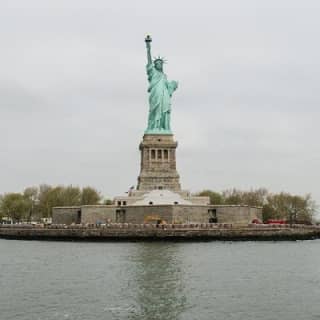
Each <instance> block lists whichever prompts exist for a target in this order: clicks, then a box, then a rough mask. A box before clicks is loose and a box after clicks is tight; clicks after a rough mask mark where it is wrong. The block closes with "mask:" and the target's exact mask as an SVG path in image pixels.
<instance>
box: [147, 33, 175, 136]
mask: <svg viewBox="0 0 320 320" xmlns="http://www.w3.org/2000/svg"><path fill="white" fill-rule="evenodd" d="M151 41H152V39H151V37H150V36H147V37H146V39H145V42H146V46H147V56H148V64H147V74H148V81H149V88H148V92H149V116H148V127H147V129H146V130H145V133H148V134H172V131H171V127H170V114H171V96H172V94H173V92H174V91H175V90H176V89H177V87H178V82H177V81H168V80H167V76H166V74H165V73H164V72H163V63H164V60H163V58H160V57H158V58H156V59H155V60H154V61H152V58H151Z"/></svg>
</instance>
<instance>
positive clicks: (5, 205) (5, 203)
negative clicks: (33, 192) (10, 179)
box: [1, 193, 30, 222]
mask: <svg viewBox="0 0 320 320" xmlns="http://www.w3.org/2000/svg"><path fill="white" fill-rule="evenodd" d="M1 212H2V214H3V215H5V216H8V217H10V218H11V219H12V220H13V221H15V222H18V221H21V220H22V219H24V218H27V217H28V216H29V212H30V201H28V199H27V198H26V197H24V195H22V194H21V193H7V194H5V195H4V196H3V198H2V201H1Z"/></svg>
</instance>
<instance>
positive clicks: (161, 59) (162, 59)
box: [153, 56, 167, 63]
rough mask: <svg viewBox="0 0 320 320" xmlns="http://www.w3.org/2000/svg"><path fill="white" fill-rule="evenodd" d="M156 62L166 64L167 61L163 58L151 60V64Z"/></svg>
mask: <svg viewBox="0 0 320 320" xmlns="http://www.w3.org/2000/svg"><path fill="white" fill-rule="evenodd" d="M156 61H161V62H162V63H166V62H167V61H166V60H165V59H164V57H160V56H158V57H154V58H153V62H156Z"/></svg>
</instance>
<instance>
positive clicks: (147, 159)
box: [137, 134, 181, 191]
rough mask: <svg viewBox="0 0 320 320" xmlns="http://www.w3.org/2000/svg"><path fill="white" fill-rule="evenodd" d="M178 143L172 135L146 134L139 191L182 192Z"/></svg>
mask: <svg viewBox="0 0 320 320" xmlns="http://www.w3.org/2000/svg"><path fill="white" fill-rule="evenodd" d="M177 145H178V144H177V142H176V141H174V140H173V135H172V134H145V135H144V136H143V140H142V142H141V143H140V146H139V149H140V151H141V168H140V175H139V177H138V186H137V190H141V191H150V190H154V189H167V190H174V191H180V190H181V186H180V177H179V174H178V172H177V169H176V148H177Z"/></svg>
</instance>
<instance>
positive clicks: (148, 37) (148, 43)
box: [144, 35, 152, 65]
mask: <svg viewBox="0 0 320 320" xmlns="http://www.w3.org/2000/svg"><path fill="white" fill-rule="evenodd" d="M144 41H145V42H146V46H147V57H148V65H150V64H152V58H151V41H152V39H151V37H150V36H149V35H147V36H146V38H145V40H144Z"/></svg>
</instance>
